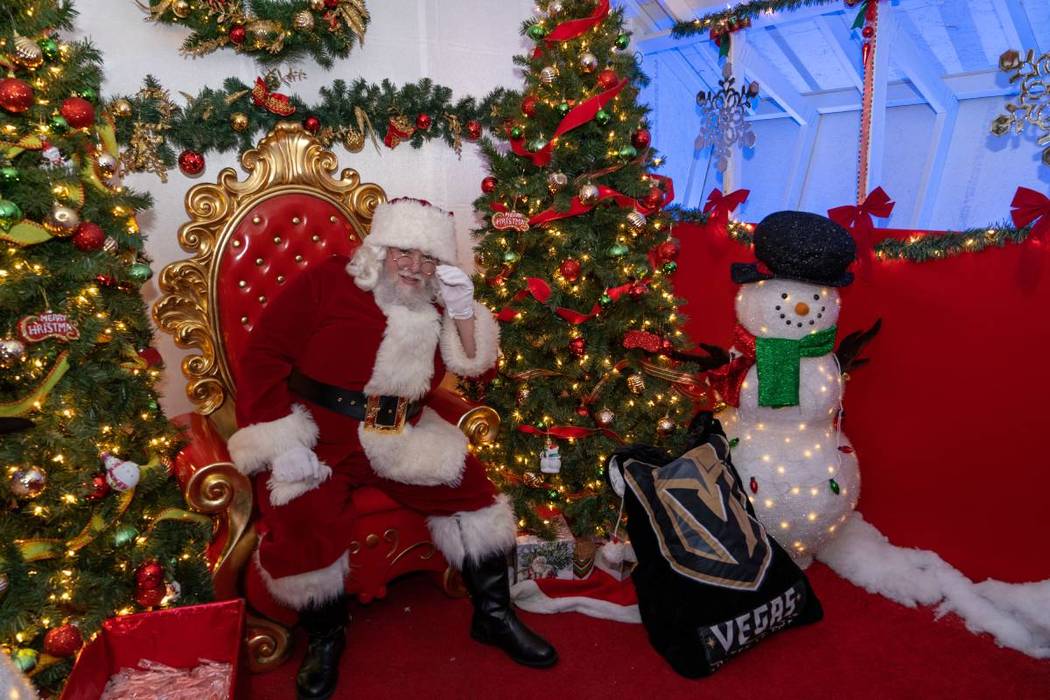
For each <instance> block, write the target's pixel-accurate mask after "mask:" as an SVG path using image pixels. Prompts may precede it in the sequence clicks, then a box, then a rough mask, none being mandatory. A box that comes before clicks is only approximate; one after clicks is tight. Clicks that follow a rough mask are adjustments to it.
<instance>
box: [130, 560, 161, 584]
mask: <svg viewBox="0 0 1050 700" xmlns="http://www.w3.org/2000/svg"><path fill="white" fill-rule="evenodd" d="M162 583H164V567H163V566H161V565H160V564H159V563H157V562H156V561H147V562H145V563H143V564H142V565H141V566H140V567H139V568H138V569H137V570H136V571H135V587H136V588H138V589H139V590H144V589H147V588H157V587H158V586H161V584H162Z"/></svg>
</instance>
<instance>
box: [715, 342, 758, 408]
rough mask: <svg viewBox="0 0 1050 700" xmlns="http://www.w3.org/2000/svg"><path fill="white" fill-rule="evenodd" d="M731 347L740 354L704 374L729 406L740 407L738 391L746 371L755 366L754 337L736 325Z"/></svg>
mask: <svg viewBox="0 0 1050 700" xmlns="http://www.w3.org/2000/svg"><path fill="white" fill-rule="evenodd" d="M733 347H734V348H736V349H737V350H739V351H740V354H739V355H737V356H736V357H734V358H733V359H732V360H730V361H729V363H728V364H724V365H722V366H721V367H719V368H717V369H713V370H711V371H709V372H707V373H705V375H704V376H705V377H706V378H707V383H708V385H710V387H711V388H712V389H714V390H715V391H716V392H718V396H719V397H720V398H721V399H722V400H723V401H725V402H726V403H727V404H729V405H730V406H739V405H740V389H741V388H742V386H743V384H744V378H745V377H747V371H748V370H749V369H751V366H752V365H753V364H755V336H753V335H751V334H750V333H749V332H748V331H747V330H746V329H745V328H744V327H743V326H741V325H740V324H737V326H736V328H734V329H733Z"/></svg>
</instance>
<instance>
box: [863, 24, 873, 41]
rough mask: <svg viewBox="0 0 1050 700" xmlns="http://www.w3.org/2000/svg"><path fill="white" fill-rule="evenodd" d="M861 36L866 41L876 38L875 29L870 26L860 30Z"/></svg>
mask: <svg viewBox="0 0 1050 700" xmlns="http://www.w3.org/2000/svg"><path fill="white" fill-rule="evenodd" d="M860 35H861V36H863V37H864V38H865V39H870V38H871V37H873V36H875V27H873V26H871V25H870V24H869V25H868V26H866V27H864V29H861V30H860Z"/></svg>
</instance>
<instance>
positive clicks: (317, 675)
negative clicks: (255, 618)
mask: <svg viewBox="0 0 1050 700" xmlns="http://www.w3.org/2000/svg"><path fill="white" fill-rule="evenodd" d="M348 620H349V614H348V612H347V601H346V597H345V596H340V597H339V598H336V599H335V600H332V601H329V602H327V603H323V604H322V605H317V606H311V607H309V608H306V609H304V610H300V611H299V623H300V624H301V625H302V626H303V629H305V630H306V634H307V636H308V643H307V647H306V656H305V657H303V663H302V664H301V665H300V666H299V675H297V676H296V677H295V689H296V692H297V693H298V698H299V700H327V698H330V697H332V693H334V692H335V686H336V683H338V682H339V657H340V656H342V654H343V648H344V647H345V646H346V624H347V622H348Z"/></svg>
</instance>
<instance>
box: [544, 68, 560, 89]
mask: <svg viewBox="0 0 1050 700" xmlns="http://www.w3.org/2000/svg"><path fill="white" fill-rule="evenodd" d="M557 78H558V69H557V68H556V67H554V66H547V67H546V68H544V69H542V70H541V71H540V82H541V83H543V84H544V85H550V84H552V83H553V82H554V81H555V80H557Z"/></svg>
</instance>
